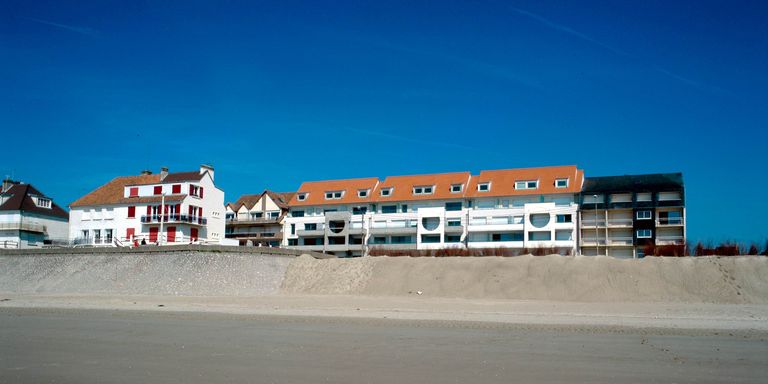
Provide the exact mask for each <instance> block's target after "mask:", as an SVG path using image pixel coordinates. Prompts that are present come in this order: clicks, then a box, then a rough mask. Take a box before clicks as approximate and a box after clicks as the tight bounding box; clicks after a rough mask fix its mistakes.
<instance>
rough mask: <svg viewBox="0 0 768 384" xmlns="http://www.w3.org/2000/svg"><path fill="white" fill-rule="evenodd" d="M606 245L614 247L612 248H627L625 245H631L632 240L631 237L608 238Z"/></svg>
mask: <svg viewBox="0 0 768 384" xmlns="http://www.w3.org/2000/svg"><path fill="white" fill-rule="evenodd" d="M607 244H608V245H614V246H627V245H632V244H633V239H632V236H625V237H609V238H608V241H607Z"/></svg>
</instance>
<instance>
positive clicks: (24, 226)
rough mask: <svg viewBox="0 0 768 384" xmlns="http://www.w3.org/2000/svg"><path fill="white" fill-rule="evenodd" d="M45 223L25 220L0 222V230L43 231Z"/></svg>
mask: <svg viewBox="0 0 768 384" xmlns="http://www.w3.org/2000/svg"><path fill="white" fill-rule="evenodd" d="M45 229H46V228H45V225H42V224H36V223H27V222H24V221H22V222H18V223H17V222H13V223H0V231H27V232H38V233H45Z"/></svg>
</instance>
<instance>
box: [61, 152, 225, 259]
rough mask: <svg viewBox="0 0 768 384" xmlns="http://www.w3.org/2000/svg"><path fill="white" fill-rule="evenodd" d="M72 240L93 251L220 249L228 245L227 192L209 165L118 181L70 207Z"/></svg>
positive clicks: (86, 196) (164, 170)
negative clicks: (152, 247)
mask: <svg viewBox="0 0 768 384" xmlns="http://www.w3.org/2000/svg"><path fill="white" fill-rule="evenodd" d="M69 238H70V240H71V241H74V242H75V243H77V244H91V245H129V244H133V243H141V242H145V243H148V244H161V245H164V244H188V243H203V244H206V243H214V244H218V243H220V242H222V240H223V239H224V191H222V190H221V189H219V188H217V187H216V185H215V184H214V171H213V167H210V166H207V165H202V166H200V170H199V171H192V172H178V173H168V169H167V168H162V169H161V172H160V173H159V174H152V173H151V172H149V171H144V172H142V173H141V175H138V176H122V177H117V178H115V179H113V180H112V181H110V182H108V183H107V184H104V185H102V186H101V187H99V188H97V189H96V190H94V191H93V192H91V193H89V194H87V195H85V196H83V197H81V198H80V199H78V200H76V201H75V202H74V203H72V204H70V226H69Z"/></svg>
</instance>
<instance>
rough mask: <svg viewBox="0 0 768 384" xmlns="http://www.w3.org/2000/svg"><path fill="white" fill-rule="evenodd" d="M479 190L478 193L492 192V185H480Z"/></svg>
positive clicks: (478, 185)
mask: <svg viewBox="0 0 768 384" xmlns="http://www.w3.org/2000/svg"><path fill="white" fill-rule="evenodd" d="M477 190H478V192H488V191H490V190H491V183H478V184H477Z"/></svg>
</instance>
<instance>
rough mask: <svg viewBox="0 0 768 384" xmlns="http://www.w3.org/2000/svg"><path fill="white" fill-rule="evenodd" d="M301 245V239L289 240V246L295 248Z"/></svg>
mask: <svg viewBox="0 0 768 384" xmlns="http://www.w3.org/2000/svg"><path fill="white" fill-rule="evenodd" d="M298 245H299V239H288V246H289V247H295V246H298Z"/></svg>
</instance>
